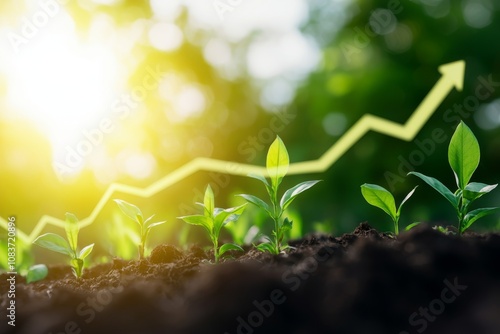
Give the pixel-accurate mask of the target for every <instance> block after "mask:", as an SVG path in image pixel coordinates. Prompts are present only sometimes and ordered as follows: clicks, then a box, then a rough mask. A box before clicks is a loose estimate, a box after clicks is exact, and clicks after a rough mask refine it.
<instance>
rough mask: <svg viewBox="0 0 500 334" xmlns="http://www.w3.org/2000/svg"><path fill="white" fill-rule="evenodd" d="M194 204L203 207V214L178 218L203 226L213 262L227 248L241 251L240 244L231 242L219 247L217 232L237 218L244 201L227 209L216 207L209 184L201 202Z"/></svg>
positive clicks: (241, 211)
mask: <svg viewBox="0 0 500 334" xmlns="http://www.w3.org/2000/svg"><path fill="white" fill-rule="evenodd" d="M196 204H198V205H200V206H202V207H203V215H192V216H183V217H178V218H179V219H182V220H184V221H185V222H186V223H188V224H191V225H200V226H203V227H204V228H205V230H206V231H207V233H208V236H209V238H210V241H212V244H213V249H214V258H215V263H218V262H219V259H220V257H221V256H222V255H223V254H224V253H225V252H227V251H229V250H239V251H243V249H242V248H241V247H240V246H238V245H235V244H231V243H227V244H224V245H222V246H220V247H219V234H220V231H221V229H222V227H224V226H225V225H226V224H228V223H230V222H236V221H237V220H238V218H239V217H240V215H241V214H242V213H243V211H244V210H245V206H246V203H245V204H243V205H240V206H237V207H234V208H229V209H220V208H216V207H215V199H214V192H213V191H212V188H211V187H210V185H208V186H207V189H206V190H205V196H204V199H203V203H196Z"/></svg>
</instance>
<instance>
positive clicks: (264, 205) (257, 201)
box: [238, 194, 272, 216]
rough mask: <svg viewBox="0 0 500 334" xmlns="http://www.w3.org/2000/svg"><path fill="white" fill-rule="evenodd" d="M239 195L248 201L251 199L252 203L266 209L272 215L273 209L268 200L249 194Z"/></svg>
mask: <svg viewBox="0 0 500 334" xmlns="http://www.w3.org/2000/svg"><path fill="white" fill-rule="evenodd" d="M238 196H241V197H243V198H244V199H246V200H247V201H249V202H250V203H252V204H255V205H257V206H258V207H259V208H261V209H263V210H265V211H266V212H267V213H268V214H269V215H270V216H271V215H272V213H271V210H270V209H269V205H267V203H266V202H264V201H263V200H261V199H260V198H258V197H257V196H254V195H247V194H239V195H238Z"/></svg>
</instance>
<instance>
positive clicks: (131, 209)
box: [114, 199, 144, 226]
mask: <svg viewBox="0 0 500 334" xmlns="http://www.w3.org/2000/svg"><path fill="white" fill-rule="evenodd" d="M114 201H115V203H116V204H118V207H119V208H120V210H122V212H123V213H124V214H125V215H126V216H127V217H129V218H130V219H132V220H133V221H135V222H136V223H138V224H139V225H141V226H142V224H143V221H144V217H143V216H142V211H141V210H140V209H139V208H138V207H137V206H135V205H133V204H130V203H127V202H125V201H122V200H121V199H115V200H114Z"/></svg>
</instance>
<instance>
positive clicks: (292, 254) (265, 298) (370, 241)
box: [0, 223, 500, 334]
mask: <svg viewBox="0 0 500 334" xmlns="http://www.w3.org/2000/svg"><path fill="white" fill-rule="evenodd" d="M290 245H291V246H293V247H294V248H293V249H291V250H289V251H287V253H286V254H280V255H276V256H274V255H270V254H264V253H260V252H258V251H256V250H255V249H253V248H251V247H249V248H247V251H246V252H245V253H233V254H232V255H233V256H234V258H232V259H227V260H225V261H224V262H223V263H220V264H218V265H214V264H211V263H210V262H209V261H208V259H209V258H210V254H209V253H206V252H204V251H203V250H202V249H201V248H199V247H193V248H192V249H190V250H189V251H181V250H179V249H177V248H176V247H173V246H171V245H160V246H158V247H157V248H155V249H154V251H153V252H152V253H151V256H150V257H149V258H147V259H144V260H142V261H124V260H120V259H115V260H113V262H112V263H109V264H102V265H98V266H95V267H93V268H89V269H88V270H86V271H85V273H84V275H83V277H82V278H81V279H79V280H76V279H75V278H74V277H73V275H72V273H71V270H70V268H69V267H68V266H53V267H49V276H48V277H47V278H46V279H44V280H43V281H40V282H36V283H32V284H25V281H24V278H22V277H20V276H19V277H17V278H16V279H17V286H16V299H15V301H16V322H15V324H16V326H15V327H12V326H10V325H8V324H7V321H8V318H7V319H6V318H5V309H6V308H7V306H8V305H7V303H8V302H9V299H8V298H7V291H8V288H9V287H8V281H7V278H8V277H9V276H8V275H5V274H3V275H0V292H1V294H2V295H1V309H2V312H1V314H2V315H3V319H2V321H1V323H0V333H6V334H7V333H8V334H10V333H18V334H42V333H43V334H49V333H52V334H60V333H65V334H86V333H89V334H100V333H106V334H109V333H117V334H118V333H119V334H127V333H129V334H140V333H141V334H142V333H144V334H156V333H162V334H163V333H173V334H188V333H189V334H195V333H196V334H204V333H210V334H211V333H217V334H240V333H241V334H251V333H256V334H257V333H293V334H312V333H319V334H321V333H335V334H343V333H349V334H358V333H359V334H379V333H380V334H393V333H394V334H414V333H427V334H434V333H439V334H447V333H453V334H462V333H463V334H499V333H500V234H494V233H491V234H473V233H470V234H466V235H464V236H462V237H458V236H453V235H445V234H443V233H441V232H438V231H435V230H433V229H431V228H430V227H429V226H427V225H420V226H417V227H416V228H414V229H413V230H411V231H410V232H405V233H402V234H401V235H400V236H399V237H397V238H394V237H392V236H390V235H387V234H384V233H379V232H377V231H376V230H374V229H372V228H371V227H370V226H369V225H368V224H365V223H363V224H361V225H360V226H359V227H358V228H356V230H355V231H354V232H353V233H351V234H345V235H343V236H341V237H333V236H328V235H320V234H312V235H308V236H306V237H304V238H303V239H301V240H295V241H292V242H290Z"/></svg>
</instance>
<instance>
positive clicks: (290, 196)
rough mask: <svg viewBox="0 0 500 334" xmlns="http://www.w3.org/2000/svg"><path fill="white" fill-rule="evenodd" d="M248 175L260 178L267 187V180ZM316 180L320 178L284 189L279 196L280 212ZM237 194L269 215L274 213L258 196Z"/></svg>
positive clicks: (316, 181) (254, 176)
mask: <svg viewBox="0 0 500 334" xmlns="http://www.w3.org/2000/svg"><path fill="white" fill-rule="evenodd" d="M249 176H250V177H253V178H255V179H258V180H260V181H261V182H262V183H264V185H265V186H266V188H267V189H269V183H268V182H267V180H266V179H265V178H264V177H262V176H256V175H249ZM318 182H320V180H314V181H305V182H302V183H299V184H297V185H296V186H294V187H292V188H290V189H288V190H287V191H285V193H284V194H283V196H282V197H281V200H280V203H279V204H280V209H281V211H282V212H283V211H285V209H286V208H288V206H289V205H290V204H292V202H293V201H294V200H295V198H296V197H297V196H298V195H300V194H301V193H303V192H304V191H306V190H308V189H309V188H311V187H313V186H314V185H315V184H316V183H318ZM269 195H272V194H269ZM238 196H241V197H243V198H244V199H246V200H247V201H249V202H250V203H252V204H255V205H257V206H258V207H259V208H261V209H263V210H265V211H266V212H267V213H268V214H269V216H271V217H273V216H274V215H275V213H274V212H272V210H271V208H270V206H269V204H267V203H266V202H265V201H264V200H262V199H260V198H259V197H257V196H254V195H248V194H240V195H238Z"/></svg>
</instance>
